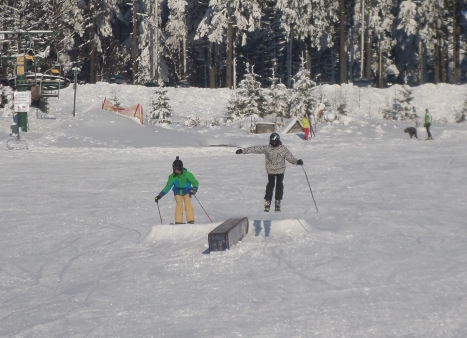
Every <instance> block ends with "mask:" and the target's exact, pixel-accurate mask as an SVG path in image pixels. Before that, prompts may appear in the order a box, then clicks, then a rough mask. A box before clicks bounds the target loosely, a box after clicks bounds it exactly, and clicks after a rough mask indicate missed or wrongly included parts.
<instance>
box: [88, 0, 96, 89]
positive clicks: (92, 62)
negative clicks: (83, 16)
mask: <svg viewBox="0 0 467 338" xmlns="http://www.w3.org/2000/svg"><path fill="white" fill-rule="evenodd" d="M91 6H92V11H91V13H92V14H91V17H92V23H91V28H90V29H91V31H90V33H91V34H90V36H89V43H90V44H91V51H90V53H89V73H90V74H89V83H96V52H97V51H96V41H95V39H96V20H97V0H93V1H92V2H91Z"/></svg>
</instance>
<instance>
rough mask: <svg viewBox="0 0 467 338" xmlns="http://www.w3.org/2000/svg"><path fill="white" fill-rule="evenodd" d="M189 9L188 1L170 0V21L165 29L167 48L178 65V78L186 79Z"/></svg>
mask: <svg viewBox="0 0 467 338" xmlns="http://www.w3.org/2000/svg"><path fill="white" fill-rule="evenodd" d="M187 8H188V2H187V1H186V0H168V9H169V21H168V23H167V26H166V28H165V31H166V34H167V41H166V42H167V47H168V49H169V51H170V52H171V54H172V60H173V61H174V63H175V64H176V65H178V67H177V69H176V72H177V76H178V78H185V76H186V72H187V57H188V55H187V35H188V29H187V22H186V19H187Z"/></svg>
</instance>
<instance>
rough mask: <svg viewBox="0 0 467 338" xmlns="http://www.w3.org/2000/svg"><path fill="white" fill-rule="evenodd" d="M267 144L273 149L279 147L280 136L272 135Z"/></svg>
mask: <svg viewBox="0 0 467 338" xmlns="http://www.w3.org/2000/svg"><path fill="white" fill-rule="evenodd" d="M269 144H270V145H272V146H273V147H277V146H279V145H281V136H280V135H279V134H278V133H272V134H271V136H269Z"/></svg>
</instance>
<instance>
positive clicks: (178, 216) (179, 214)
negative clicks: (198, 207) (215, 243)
mask: <svg viewBox="0 0 467 338" xmlns="http://www.w3.org/2000/svg"><path fill="white" fill-rule="evenodd" d="M172 169H173V173H172V174H170V175H169V179H168V181H167V184H166V186H165V188H164V189H162V191H161V192H160V193H159V195H157V196H156V198H155V199H154V200H155V201H156V203H159V200H160V199H161V198H162V197H163V196H164V195H165V194H167V193H168V192H169V190H170V188H172V187H173V188H172V191H173V193H174V195H175V201H176V202H177V206H176V207H175V224H183V206H185V213H186V221H187V223H190V224H193V223H195V213H194V209H193V204H191V196H192V195H195V194H196V192H197V191H198V187H199V183H198V181H197V180H196V178H195V176H193V174H192V173H190V172H189V171H188V170H187V169H186V168H184V167H183V162H182V161H181V160H179V158H178V156H177V159H176V160H175V161H174V162H173V164H172Z"/></svg>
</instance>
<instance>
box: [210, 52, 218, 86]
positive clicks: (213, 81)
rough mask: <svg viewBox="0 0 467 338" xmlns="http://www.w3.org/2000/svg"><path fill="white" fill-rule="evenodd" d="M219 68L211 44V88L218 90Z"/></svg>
mask: <svg viewBox="0 0 467 338" xmlns="http://www.w3.org/2000/svg"><path fill="white" fill-rule="evenodd" d="M216 76H217V67H216V61H215V52H214V47H213V46H212V44H211V68H210V69H209V88H211V89H214V88H216Z"/></svg>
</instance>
